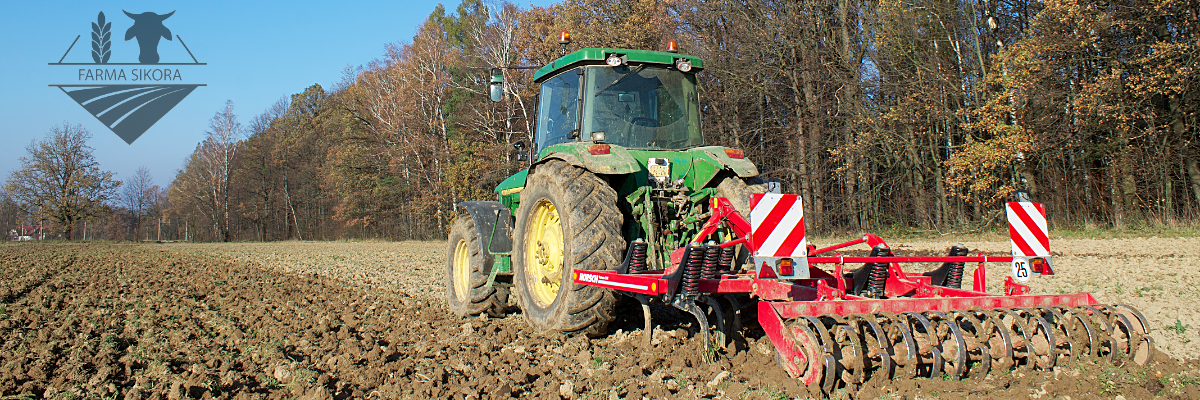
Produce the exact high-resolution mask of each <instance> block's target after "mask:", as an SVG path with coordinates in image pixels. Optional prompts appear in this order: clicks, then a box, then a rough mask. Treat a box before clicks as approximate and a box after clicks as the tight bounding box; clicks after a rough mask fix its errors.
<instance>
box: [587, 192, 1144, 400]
mask: <svg viewBox="0 0 1200 400" xmlns="http://www.w3.org/2000/svg"><path fill="white" fill-rule="evenodd" d="M752 196H753V197H751V204H752V207H753V211H751V213H750V221H747V220H746V219H745V218H744V217H743V216H742V215H741V214H738V212H737V211H736V210H734V209H733V207H732V206H731V205H730V203H729V201H728V200H727V199H724V198H714V199H713V200H712V207H711V213H710V216H709V219H708V221H707V223H706V224H705V225H704V227H703V229H702V230H701V233H700V234H699V235H697V236H696V238H695V239H694V240H693V242H692V244H691V245H689V246H685V247H683V248H679V249H677V250H675V251H674V252H673V253H671V263H670V265H669V266H667V267H666V268H665V269H663V270H648V269H647V265H648V263H647V262H646V259H645V257H646V251H645V245H644V243H643V242H642V241H640V240H637V241H634V242H633V244H632V245H631V246H630V248H629V250H628V251H627V254H626V258H625V262H624V264H623V265H622V266H621V267H620V268H617V269H616V270H613V271H580V270H576V271H575V272H574V280H575V282H576V283H579V284H584V285H592V286H598V287H604V288H609V289H613V290H617V291H620V292H623V293H626V294H628V295H631V296H634V297H635V298H637V299H638V300H639V301H640V302H641V303H642V306H643V307H642V309H643V312H645V313H646V314H645V323H646V327H645V330H644V332H645V334H646V337H645V341H644V345H645V346H650V345H651V341H650V332H652V329H651V321H650V315H649V303H650V302H651V301H661V302H664V303H666V304H670V305H672V306H674V307H676V308H678V309H680V310H683V311H686V312H687V313H689V314H691V315H692V316H694V317H695V318H696V320H697V326H698V327H699V332H698V334H699V335H700V337H701V338H702V340H703V346H704V352H703V354H704V355H705V357H706V358H711V357H713V356H714V355H715V354H716V352H714V351H712V349H711V346H713V345H716V346H726V345H727V344H729V342H730V341H731V338H732V335H733V333H734V332H737V331H739V330H740V327H741V323H742V321H741V317H740V315H741V312H742V310H743V309H744V308H745V307H747V306H751V305H753V304H755V303H757V315H758V323H759V325H760V326H761V327H762V329H763V331H764V332H765V333H766V335H767V336H768V337H769V338H770V340H771V342H772V343H773V344H774V345H775V350H776V360H777V362H778V364H779V365H780V366H781V367H782V368H784V369H785V370H786V371H787V372H788V374H790V375H791V376H793V377H795V378H797V379H799V380H800V381H801V382H802V383H803V384H805V385H807V386H809V387H810V388H813V389H818V390H821V391H824V392H826V393H829V392H831V391H832V390H835V389H837V388H845V387H849V388H854V387H857V386H859V385H864V384H867V383H869V382H884V381H888V380H892V379H910V378H917V377H927V378H938V377H941V378H948V379H955V380H957V379H970V378H981V377H983V376H985V375H987V374H989V373H992V372H995V371H1008V370H1024V371H1048V370H1051V369H1053V368H1054V367H1055V366H1056V365H1063V364H1066V363H1071V362H1075V361H1076V360H1084V359H1090V360H1108V361H1110V362H1113V363H1118V364H1119V363H1124V362H1128V361H1132V362H1136V363H1138V364H1145V363H1147V362H1149V361H1150V357H1151V354H1152V353H1153V349H1154V340H1153V338H1151V337H1150V336H1149V334H1148V333H1149V330H1148V329H1147V328H1148V326H1147V324H1146V320H1145V318H1144V317H1143V316H1142V315H1141V313H1139V312H1138V311H1137V310H1136V309H1134V308H1133V307H1130V306H1129V305H1125V304H1115V305H1108V304H1101V303H1099V302H1097V301H1096V300H1095V298H1093V297H1092V295H1091V294H1088V293H1074V294H1047V295H1036V294H1030V293H1029V292H1030V288H1029V286H1025V285H1023V284H1022V282H1027V281H1029V280H1030V279H1031V278H1032V277H1034V276H1035V275H1042V276H1045V275H1054V269H1053V267H1052V263H1051V257H1050V253H1049V243H1048V239H1046V237H1047V236H1046V234H1045V215H1044V212H1043V211H1042V208H1041V205H1040V204H1035V203H1009V205H1008V211H1009V224H1010V233H1011V239H1012V242H1013V246H1012V247H1013V255H1012V256H987V255H984V254H979V255H976V256H970V255H968V251H969V250H968V249H967V248H966V247H965V246H962V245H956V246H953V247H951V248H950V249H949V250H948V254H947V255H946V256H943V257H900V256H896V255H894V254H892V251H891V249H890V248H889V247H888V245H887V243H886V242H884V240H883V239H882V238H880V237H878V236H875V235H871V234H867V235H863V236H862V237H861V238H859V239H856V240H853V241H849V242H845V243H840V244H836V245H833V246H830V247H826V248H821V249H818V248H816V247H815V246H813V245H811V244H808V243H806V241H805V239H804V230H803V216H802V211H797V210H799V204H800V202H799V199H798V196H796V198H795V199H791V200H790V201H777V200H778V199H777V198H770V197H768V196H795V195H752ZM785 200H786V199H785ZM764 204H766V205H764ZM776 204H789V206H788V207H790V208H789V209H783V210H781V209H778V208H774V205H776ZM797 212H799V213H800V215H798V216H793V213H797ZM1038 217H1040V219H1039V218H1038ZM1039 221H1040V223H1039ZM789 224H790V225H789ZM1014 224H1018V225H1020V226H1014ZM720 238H723V239H724V240H721V241H718V240H717V239H720ZM860 244H865V245H867V246H870V249H871V250H870V252H869V255H868V256H865V257H858V256H844V255H842V254H839V253H834V252H835V251H837V250H839V249H843V248H847V247H850V246H855V245H860ZM739 249H744V250H739ZM738 251H744V252H746V253H748V254H749V255H751V256H752V257H749V260H751V261H750V263H748V264H744V265H735V261H734V260H737V259H740V258H739V257H737V256H735V253H737V252H738ZM829 253H833V254H832V255H828V254H829ZM743 254H745V253H743ZM741 258H745V257H741ZM989 262H1007V263H1009V264H1010V266H1011V267H1012V271H1013V273H1012V275H1011V276H1007V277H1005V279H1004V281H1003V284H1002V287H1001V289H1002V291H1003V293H1002V294H995V293H989V292H987V290H986V289H987V276H986V275H987V274H986V269H985V265H986V264H987V263H989ZM850 263H855V264H859V263H861V266H860V267H858V268H856V269H854V270H852V271H848V272H847V268H846V266H847V264H850ZM907 263H940V267H937V268H935V269H934V270H932V271H929V272H925V273H912V272H909V271H905V269H904V268H902V267H901V265H902V264H907ZM968 263H977V266H976V267H975V269H974V272H973V274H971V276H972V278H973V279H972V282H971V284H972V287H971V289H964V288H962V287H961V286H962V285H963V284H964V283H965V281H964V276H965V275H966V270H967V268H966V266H967V264H968ZM829 267H832V268H829ZM710 319H712V321H711V322H710ZM714 329H715V332H710V330H714ZM714 336H715V338H716V340H715V341H714V340H713V337H714Z"/></svg>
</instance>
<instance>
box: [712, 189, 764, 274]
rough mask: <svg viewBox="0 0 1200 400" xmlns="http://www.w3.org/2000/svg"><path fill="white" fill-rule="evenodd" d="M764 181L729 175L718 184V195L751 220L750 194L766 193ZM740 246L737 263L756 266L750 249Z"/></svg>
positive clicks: (747, 266)
mask: <svg viewBox="0 0 1200 400" xmlns="http://www.w3.org/2000/svg"><path fill="white" fill-rule="evenodd" d="M763 182H764V181H763V179H762V178H760V177H757V176H754V177H750V178H746V179H742V178H740V177H738V176H736V175H735V176H729V177H726V178H725V179H723V180H721V182H720V183H718V184H717V197H724V198H726V199H729V204H732V205H733V209H734V210H737V212H738V214H741V216H742V218H745V219H746V221H749V220H750V194H752V193H766V192H767V186H766V185H765V184H763ZM738 248H739V250H738V252H737V261H735V262H736V265H740V266H742V268H750V269H752V268H754V267H753V266H751V265H750V264H749V263H750V251H749V250H747V249H746V246H738ZM734 269H735V270H736V269H738V268H734Z"/></svg>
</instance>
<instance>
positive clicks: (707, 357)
mask: <svg viewBox="0 0 1200 400" xmlns="http://www.w3.org/2000/svg"><path fill="white" fill-rule="evenodd" d="M675 308H678V309H680V310H683V311H686V312H688V313H689V314H692V316H693V317H696V322H697V323H699V324H700V340H703V341H704V353H703V354H702V356H703V357H704V361H705V362H712V361H713V359H714V358H715V357H714V355H715V353H713V349H712V334H711V333H709V331H708V329H709V326H708V317H707V316H706V315H704V311H703V310H701V309H700V306H698V305H696V303H695V302H691V301H684V302H676V303H675Z"/></svg>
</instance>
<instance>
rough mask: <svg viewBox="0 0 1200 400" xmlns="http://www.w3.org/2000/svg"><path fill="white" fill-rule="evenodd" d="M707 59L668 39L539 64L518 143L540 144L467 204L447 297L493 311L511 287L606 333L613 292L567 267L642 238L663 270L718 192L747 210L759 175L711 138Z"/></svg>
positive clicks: (553, 320) (566, 321)
mask: <svg viewBox="0 0 1200 400" xmlns="http://www.w3.org/2000/svg"><path fill="white" fill-rule="evenodd" d="M670 44H671V45H673V44H674V43H670ZM669 47H670V48H672V49H673V46H669ZM703 67H704V65H703V63H702V61H701V60H700V58H698V57H695V56H690V55H683V54H677V53H676V52H674V51H666V52H662V51H647V50H631V49H610V48H584V49H580V50H578V51H575V52H572V53H569V54H566V55H564V56H563V57H561V58H559V59H557V60H555V61H554V62H552V63H550V64H549V65H546V66H544V67H542V68H540V69H538V70H537V71H536V72H535V73H534V82H535V83H537V84H539V85H540V87H541V94H540V96H539V98H538V99H539V101H538V119H537V128H536V132H535V135H534V145H533V146H529V145H527V144H525V143H517V144H515V145H514V146H515V147H517V150H518V152H519V153H521V155H519V156H518V159H520V160H529V157H528V156H529V155H530V152H531V151H532V153H533V154H532V155H534V157H533V159H532V160H531V163H530V165H529V168H528V169H526V170H523V171H521V172H518V173H516V174H514V175H513V176H511V177H509V178H508V179H506V180H504V181H503V182H501V183H500V185H499V186H497V187H496V192H497V193H498V194H499V199H498V201H467V202H463V203H461V204H459V210H460V211H463V212H464V213H463V215H460V216H459V217H458V218H457V220H456V222H455V223H454V226H453V228H452V229H451V231H450V235H449V238H448V242H449V243H448V246H449V249H448V251H447V258H448V260H447V263H446V269H447V282H446V283H447V284H446V294H447V299H448V301H449V306H450V309H451V310H452V311H453V312H455V313H456V314H458V315H461V316H468V315H479V314H482V313H487V314H490V315H493V316H498V315H500V314H502V313H503V310H504V309H505V308H506V307H507V306H508V297H509V296H510V295H513V296H516V304H517V305H518V306H519V307H520V309H521V311H522V313H523V315H524V316H525V319H526V320H528V321H529V323H530V324H531V325H533V326H534V327H535V328H536V329H538V330H540V331H561V332H566V333H583V334H586V335H589V336H597V335H603V334H605V333H606V330H607V325H608V323H609V322H610V321H612V320H613V319H614V316H613V312H614V307H615V304H616V300H617V299H616V294H615V293H614V292H613V291H611V290H606V289H601V288H597V287H593V286H586V285H580V284H576V283H574V281H573V279H572V274H573V271H576V270H614V269H616V268H617V267H618V266H620V265H621V264H622V262H623V260H624V258H625V256H626V253H627V249H631V246H630V244H631V243H634V242H636V243H637V244H638V245H639V246H638V249H639V250H640V251H645V252H647V253H648V254H647V257H646V263H647V264H649V265H647V267H648V268H650V269H664V268H666V267H667V266H668V265H669V264H671V253H672V252H673V251H675V250H676V249H680V248H682V247H683V246H687V245H688V243H690V242H691V241H693V240H694V239H695V236H696V235H697V233H699V231H700V229H701V227H702V225H703V224H704V223H705V221H706V219H707V218H708V213H709V209H710V199H711V198H713V197H725V198H728V199H730V201H731V202H732V204H733V206H734V207H735V208H736V209H737V210H738V211H739V212H745V211H747V210H748V209H749V194H750V193H754V192H757V193H762V192H764V191H765V187H764V185H763V184H762V182H760V180H759V179H758V178H757V176H758V169H757V168H756V167H755V166H754V164H753V163H751V162H750V160H747V159H746V158H745V155H744V153H743V152H742V151H741V150H739V149H732V148H726V147H720V146H706V145H705V143H704V138H703V135H702V134H701V126H700V125H701V124H700V101H699V97H698V94H697V87H696V86H697V84H696V73H698V72H699V71H701V70H702V69H703ZM494 75H495V76H493V78H492V87H491V93H492V96H491V97H492V100H493V101H499V100H500V97H501V94H502V91H501V90H500V89H501V88H502V86H501V85H503V80H502V77H501V76H500V75H499V74H495V73H494ZM747 215H748V214H747ZM643 243H644V244H645V245H642V244H643ZM743 257H744V256H743Z"/></svg>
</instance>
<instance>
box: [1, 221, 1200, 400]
mask: <svg viewBox="0 0 1200 400" xmlns="http://www.w3.org/2000/svg"><path fill="white" fill-rule="evenodd" d="M893 244H894V245H896V247H897V253H898V254H899V253H905V252H908V251H913V252H920V251H937V252H940V251H942V250H944V247H945V246H946V245H948V244H947V243H937V242H912V243H893ZM966 244H967V245H968V246H969V247H971V248H973V249H975V248H980V249H983V250H984V251H988V252H991V253H993V254H1003V253H1004V252H1005V251H1006V250H1007V247H1006V246H1007V243H1005V242H978V243H966ZM1055 250H1056V252H1061V253H1062V254H1063V256H1061V257H1058V258H1056V259H1055V266H1056V269H1057V270H1058V276H1055V277H1052V278H1046V279H1040V280H1037V281H1034V283H1033V286H1034V288H1035V293H1036V292H1042V293H1047V292H1049V293H1055V292H1059V291H1062V292H1068V291H1091V292H1093V293H1094V294H1095V295H1096V297H1097V298H1098V299H1099V300H1100V301H1104V302H1112V303H1116V302H1128V303H1130V304H1132V305H1134V306H1135V307H1138V308H1140V309H1142V310H1143V311H1144V312H1145V313H1146V316H1147V318H1148V319H1149V320H1150V323H1151V325H1152V328H1154V330H1153V331H1152V332H1151V334H1152V335H1153V336H1154V337H1155V338H1156V339H1158V344H1159V348H1160V349H1162V350H1165V351H1166V353H1160V354H1157V355H1156V360H1155V362H1153V363H1151V364H1149V365H1147V366H1135V365H1132V364H1131V363H1127V364H1124V365H1119V366H1116V365H1112V364H1107V363H1102V362H1091V361H1087V362H1079V363H1073V364H1068V365H1060V366H1058V367H1056V368H1055V369H1054V370H1053V371H1047V372H1015V373H999V372H996V373H993V374H992V375H989V376H987V377H985V378H982V379H973V380H966V381H961V382H960V381H948V380H943V379H912V380H903V381H895V382H892V383H891V384H889V385H886V386H884V387H870V388H864V389H862V390H860V391H857V392H850V391H847V390H841V391H838V392H835V393H834V394H833V396H834V397H851V398H868V399H874V398H964V397H967V398H1014V397H1019V398H1026V397H1036V398H1064V397H1069V398H1072V399H1079V398H1107V399H1111V398H1113V397H1115V396H1118V395H1121V396H1124V397H1125V398H1130V399H1134V398H1154V397H1156V396H1157V397H1162V398H1200V363H1198V362H1197V361H1194V360H1195V359H1196V358H1197V356H1200V351H1198V348H1197V344H1198V340H1200V336H1197V334H1198V333H1200V315H1198V313H1200V312H1198V311H1197V310H1198V307H1197V306H1196V305H1195V304H1198V303H1200V268H1198V266H1200V240H1197V239H1187V240H1182V241H1181V240H1177V239H1171V240H1165V239H1149V240H1136V241H1135V240H1133V239H1130V240H1127V241H1121V240H1108V241H1083V240H1063V241H1057V242H1055ZM444 252H445V243H440V242H429V243H274V244H228V245H191V244H186V245H185V244H177V245H176V244H169V245H108V244H87V245H42V244H29V243H22V244H5V245H0V341H2V342H0V343H2V344H0V398H2V399H8V398H128V399H143V398H167V399H181V398H305V399H329V398H387V399H390V398H455V399H484V398H510V397H519V398H554V399H557V398H601V399H611V398H630V399H641V398H736V399H758V398H762V399H777V398H788V397H792V398H795V397H809V396H810V394H809V393H808V392H807V389H805V388H803V387H801V386H799V385H797V384H796V383H795V381H794V380H792V379H789V378H787V377H786V375H785V374H784V373H783V372H782V370H781V369H780V368H779V367H777V366H776V365H775V362H774V356H773V350H772V349H771V346H770V343H769V341H768V340H767V339H766V338H765V337H762V335H761V332H756V331H755V330H754V329H750V330H748V331H747V332H746V336H747V337H746V338H745V339H744V340H742V339H739V340H738V341H737V343H736V345H735V347H734V348H733V349H730V350H729V351H724V352H721V354H719V357H718V359H717V360H716V361H715V362H712V363H705V362H703V361H701V359H700V353H699V351H698V350H697V348H698V347H699V344H698V342H697V341H695V340H694V339H693V338H691V337H690V335H689V330H688V329H687V328H689V327H690V326H689V325H690V324H689V323H688V322H687V319H686V318H683V317H681V316H679V315H678V314H677V313H674V312H671V310H670V309H666V308H656V309H655V319H656V321H657V322H658V323H659V324H660V325H659V328H658V329H656V331H655V332H654V339H655V346H654V348H653V349H652V350H650V351H645V350H644V349H641V348H640V347H638V346H637V343H638V339H640V334H641V331H640V324H641V312H640V309H638V307H637V305H636V303H634V304H632V307H631V306H630V304H628V303H623V304H622V306H621V307H622V308H621V309H620V310H619V312H618V313H619V314H621V315H623V316H624V317H623V318H622V319H619V320H618V321H617V322H616V323H615V324H613V325H612V328H611V329H612V331H613V333H612V334H610V335H609V336H606V337H603V338H600V339H591V340H589V339H586V338H583V337H567V336H559V335H553V334H552V335H542V334H539V333H537V332H534V331H532V330H530V329H528V328H527V327H526V325H525V323H524V321H523V320H522V319H521V316H520V315H519V311H517V310H515V309H512V310H511V311H512V312H513V314H511V315H509V316H507V317H505V318H494V319H487V318H472V319H466V320H464V319H460V318H458V317H455V316H453V315H452V314H449V313H448V312H447V310H446V308H445V307H444V306H443V304H442V300H441V296H442V293H443V290H444V289H443V286H442V282H443V279H444V277H443V275H442V274H443V273H442V262H443V261H442V260H443V259H444ZM1006 270H1007V267H999V266H998V267H996V268H993V269H989V276H991V277H992V280H993V281H996V282H999V279H1001V278H1000V277H1003V276H1004V275H1005V274H1007V271H1006ZM1176 320H1178V324H1176ZM1181 359H1186V360H1193V361H1181Z"/></svg>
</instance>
